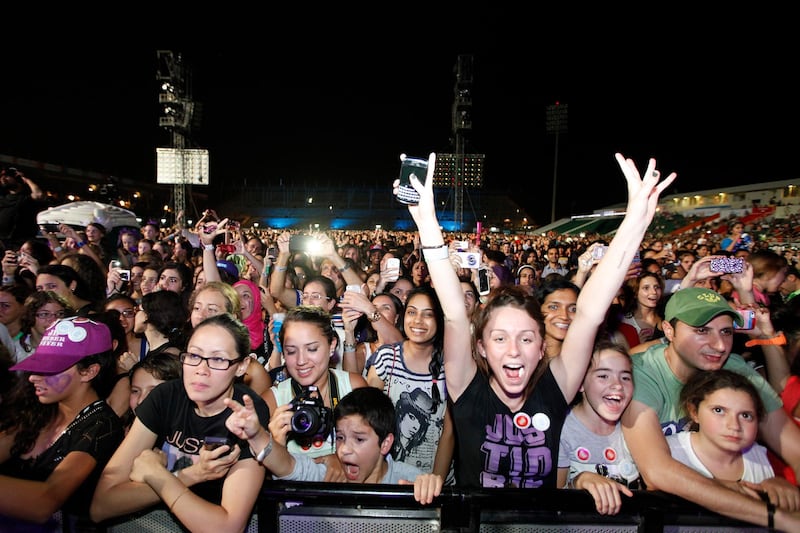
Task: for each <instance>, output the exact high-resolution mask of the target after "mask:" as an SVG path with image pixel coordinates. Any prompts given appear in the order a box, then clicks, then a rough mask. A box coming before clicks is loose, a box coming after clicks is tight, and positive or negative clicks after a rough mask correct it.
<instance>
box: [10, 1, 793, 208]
mask: <svg viewBox="0 0 800 533" xmlns="http://www.w3.org/2000/svg"><path fill="white" fill-rule="evenodd" d="M510 20H514V16H513V14H509V17H507V18H501V17H499V16H496V17H486V20H484V24H485V27H484V28H482V29H481V30H480V31H477V29H476V28H473V27H467V28H464V31H461V32H459V33H458V35H457V36H455V37H448V36H447V35H450V34H447V35H445V34H442V33H441V32H439V31H435V32H431V33H432V35H431V37H430V39H427V40H425V41H424V42H423V41H422V40H419V39H417V40H411V41H412V42H411V44H407V43H404V42H402V41H403V39H401V38H400V37H399V35H400V34H399V30H397V29H396V27H397V26H398V25H397V24H391V25H390V26H387V27H385V28H381V27H379V26H374V27H372V29H371V31H369V32H366V33H361V34H358V36H356V35H355V34H353V32H347V31H345V30H344V29H343V28H340V27H337V28H335V29H337V30H340V31H341V32H342V33H341V34H339V35H338V37H337V38H331V36H332V35H334V34H335V32H334V31H333V29H331V30H329V33H328V32H326V33H325V34H324V35H323V34H320V33H319V32H317V31H313V32H312V31H309V32H308V33H307V34H303V33H294V34H292V35H291V39H287V37H286V34H282V36H278V35H268V36H265V37H263V39H254V38H250V39H248V42H246V43H245V42H238V43H237V42H231V41H232V40H231V39H218V41H219V42H221V43H223V44H220V45H216V44H214V45H213V46H212V44H211V43H212V42H214V41H217V40H208V41H207V43H206V45H205V47H203V48H199V47H196V46H186V47H185V48H179V47H169V46H166V47H160V48H163V49H169V50H173V51H175V52H179V53H181V54H182V56H183V58H184V60H185V62H186V65H187V66H188V68H189V72H190V73H191V91H192V97H193V99H194V100H195V101H196V102H199V103H201V104H202V115H201V116H200V122H199V126H198V128H196V129H195V130H194V132H193V136H192V141H193V146H195V147H201V148H207V149H208V150H209V152H210V165H211V177H210V179H211V182H212V185H211V187H214V186H217V185H218V184H222V183H225V182H230V181H232V180H242V179H247V180H248V183H257V182H266V183H269V182H272V183H277V182H278V181H279V180H281V179H283V180H284V181H287V182H292V181H303V180H305V181H307V182H323V183H328V182H331V183H341V184H342V185H343V186H354V185H357V184H379V185H382V184H385V186H386V187H387V188H389V187H390V186H391V181H392V179H394V177H395V175H396V174H397V171H398V168H399V162H398V155H399V154H400V153H401V152H405V153H407V154H409V155H418V156H424V155H427V153H428V152H430V151H439V152H450V151H452V146H451V144H450V143H451V138H452V131H451V126H450V124H451V106H452V104H453V99H454V83H455V77H454V73H453V71H454V67H455V64H456V60H457V57H458V55H459V54H468V55H472V56H473V61H474V86H473V109H472V114H473V132H472V135H471V137H470V138H469V142H470V145H471V150H470V151H472V152H475V153H484V154H486V163H485V179H486V182H487V183H488V184H490V186H491V187H494V188H498V189H501V190H505V191H508V192H510V193H511V194H512V195H513V197H514V198H515V199H517V201H518V202H519V203H520V204H521V206H522V207H523V208H525V209H526V210H527V211H528V213H529V214H530V215H531V216H532V218H533V219H534V220H535V221H536V222H538V223H539V224H546V223H548V222H549V221H550V217H551V202H552V182H553V174H554V171H553V169H554V159H555V142H554V141H555V137H554V136H553V135H550V134H548V133H547V132H546V128H545V109H546V107H547V106H548V105H551V104H553V103H555V102H556V101H558V102H560V103H562V104H567V105H568V108H569V115H568V131H567V132H566V133H564V134H561V135H560V136H559V149H558V187H557V209H556V211H557V213H556V214H557V216H558V217H563V216H568V215H570V214H581V213H587V212H591V211H592V210H593V209H597V208H600V207H603V206H606V205H609V204H614V203H619V202H623V201H624V200H625V185H624V179H623V178H622V175H621V173H620V172H619V170H618V168H617V166H616V162H615V161H614V157H613V154H614V152H616V151H620V152H622V153H623V154H624V155H626V156H630V157H633V158H634V159H635V160H636V161H637V162H638V163H640V166H642V167H643V166H644V165H645V164H646V160H647V158H648V157H650V156H654V157H656V158H657V159H658V162H659V167H660V168H661V170H662V171H663V172H665V173H666V172H669V171H673V170H675V171H677V172H678V175H679V176H678V180H677V181H676V182H675V183H674V184H673V186H672V187H671V188H670V189H668V191H667V192H668V193H675V192H688V191H694V190H700V189H709V188H715V187H723V186H731V185H741V184H746V183H753V182H759V181H774V180H784V179H791V178H793V177H795V176H796V170H795V168H796V165H795V159H796V156H795V154H796V153H797V144H798V135H797V133H796V131H797V126H796V124H797V123H798V120H799V119H800V103H799V102H798V94H797V93H798V91H797V87H796V84H795V78H796V73H795V72H794V70H795V68H796V65H797V60H796V58H795V57H794V55H795V52H796V48H797V46H796V45H795V44H793V43H792V44H791V45H790V46H787V43H782V42H779V41H780V40H781V32H779V31H775V32H772V33H768V34H767V35H766V36H765V37H758V38H756V37H753V35H754V33H752V32H744V31H739V32H736V31H732V30H731V31H729V32H723V31H719V30H718V29H717V30H716V33H711V31H710V30H708V28H706V27H703V26H702V25H699V26H698V30H697V31H696V32H690V31H688V30H687V31H677V30H675V29H671V30H666V29H659V30H658V31H657V32H655V31H654V34H653V35H648V33H647V31H644V30H643V29H642V28H640V27H629V26H623V25H620V26H619V27H615V28H608V27H606V28H603V29H602V31H597V29H596V28H595V31H592V32H587V31H582V30H585V27H584V28H577V27H576V28H572V27H570V28H567V29H564V31H563V32H562V33H559V34H558V35H557V36H555V37H553V36H552V32H551V35H550V36H547V35H545V34H544V33H541V32H538V31H537V28H538V29H541V28H542V27H544V26H545V24H544V22H542V21H539V22H537V23H536V24H532V25H530V26H524V25H523V24H521V23H519V22H517V23H513V22H509V21H510ZM523 28H524V30H525V31H522V30H523ZM356 37H358V38H356ZM788 38H789V36H787V37H786V39H787V40H788ZM157 49H159V47H152V48H148V47H146V46H141V47H136V46H135V45H132V44H131V43H127V44H126V46H124V47H123V46H115V45H114V43H113V42H111V43H108V44H107V45H105V46H96V45H94V46H86V47H81V46H77V45H72V44H70V43H68V42H67V43H64V44H62V45H61V46H55V47H53V48H52V49H50V50H47V51H43V50H36V49H33V48H27V47H26V48H24V49H23V48H22V47H20V48H19V49H14V46H11V45H10V46H8V47H6V49H5V50H4V51H3V55H4V57H3V60H4V63H3V65H4V69H5V70H6V73H7V75H6V77H5V82H4V83H3V88H2V101H1V103H0V106H2V107H1V108H0V109H2V127H1V128H0V153H3V154H7V155H13V156H19V157H26V158H30V159H34V160H38V161H44V162H48V163H54V164H61V165H66V166H70V167H76V168H81V169H86V170H93V171H96V172H102V173H107V174H111V175H114V176H119V177H124V178H129V179H135V180H142V181H143V182H150V183H155V148H156V147H157V146H166V145H167V143H168V142H169V141H168V137H167V135H166V131H165V130H163V129H160V128H159V127H158V116H159V105H158V85H159V84H158V82H157V81H156V76H155V72H156V50H157ZM8 73H13V76H9V75H8Z"/></svg>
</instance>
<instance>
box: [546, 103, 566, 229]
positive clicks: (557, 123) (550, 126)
mask: <svg viewBox="0 0 800 533" xmlns="http://www.w3.org/2000/svg"><path fill="white" fill-rule="evenodd" d="M567 107H568V106H567V104H562V103H560V102H556V103H555V104H553V105H549V106H547V120H546V123H545V124H546V127H547V133H553V134H555V136H556V148H555V150H556V155H555V160H554V161H553V205H552V207H551V208H550V223H551V224H552V223H553V222H555V221H556V182H557V178H558V135H559V134H560V133H566V132H567Z"/></svg>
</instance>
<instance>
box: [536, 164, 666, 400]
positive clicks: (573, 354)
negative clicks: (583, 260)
mask: <svg viewBox="0 0 800 533" xmlns="http://www.w3.org/2000/svg"><path fill="white" fill-rule="evenodd" d="M615 157H616V159H617V162H618V163H619V166H620V169H621V170H622V173H623V174H624V176H625V180H626V181H627V182H628V207H627V210H626V212H625V218H624V219H623V220H622V224H620V226H619V229H617V233H616V235H614V238H613V239H612V240H611V243H609V246H608V250H607V251H606V253H605V255H604V256H603V259H602V260H601V261H600V262H599V263H598V264H597V267H596V268H595V271H594V273H593V274H592V275H591V276H590V277H589V279H588V280H587V281H586V284H585V285H584V286H583V288H582V289H581V292H580V295H579V296H578V302H577V310H576V313H575V318H574V319H573V321H572V323H571V324H570V326H569V330H568V331H567V335H566V337H565V338H564V343H563V345H562V348H561V354H560V355H559V356H558V357H555V358H553V359H552V360H551V361H550V368H551V369H552V371H553V375H554V376H555V378H556V381H558V384H559V386H560V387H561V392H563V393H564V398H566V399H567V401H568V402H570V401H572V399H573V398H574V397H575V394H576V393H577V392H578V389H579V387H580V386H581V382H582V381H583V376H584V374H585V373H586V368H587V367H588V365H589V359H590V358H591V356H592V347H593V346H594V340H595V336H596V335H597V329H598V328H599V327H600V325H601V324H602V323H603V320H605V317H606V312H607V311H608V307H609V306H610V305H611V302H612V300H613V299H614V296H615V295H616V294H617V290H618V289H619V287H620V285H622V282H623V280H624V279H625V275H626V274H627V272H628V267H629V265H630V264H631V262H632V261H633V256H634V254H635V253H636V250H638V249H639V245H640V244H641V242H642V238H643V237H644V233H645V231H646V230H647V227H648V226H649V225H650V222H651V221H652V220H653V216H654V215H655V212H656V207H658V197H659V195H660V194H661V192H662V191H663V190H664V189H666V188H667V187H668V186H669V185H670V184H671V183H672V182H673V181H674V180H675V177H676V174H675V173H674V172H673V173H671V174H670V175H669V176H667V177H666V178H665V179H663V180H662V179H661V173H660V172H659V171H658V170H656V160H655V159H652V158H651V159H650V161H649V162H648V164H647V169H646V170H645V172H644V176H643V177H642V176H640V175H639V170H638V169H637V168H636V164H635V163H634V162H633V160H631V159H625V158H624V157H623V156H622V154H615Z"/></svg>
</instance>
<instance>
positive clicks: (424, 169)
mask: <svg viewBox="0 0 800 533" xmlns="http://www.w3.org/2000/svg"><path fill="white" fill-rule="evenodd" d="M411 174H414V175H415V176H416V177H417V179H418V180H419V181H420V183H422V184H423V185H424V184H425V179H426V177H427V175H428V160H427V159H422V158H421V157H406V158H405V159H403V161H402V163H401V164H400V183H399V185H398V187H397V194H396V195H395V198H397V201H398V202H400V203H401V204H406V205H417V204H418V203H419V193H418V192H417V191H416V189H414V187H413V186H412V185H411V180H410V177H411Z"/></svg>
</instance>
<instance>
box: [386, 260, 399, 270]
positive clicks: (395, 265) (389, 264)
mask: <svg viewBox="0 0 800 533" xmlns="http://www.w3.org/2000/svg"><path fill="white" fill-rule="evenodd" d="M386 268H387V269H389V268H391V269H396V270H400V258H399V257H390V258H389V259H387V260H386Z"/></svg>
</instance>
